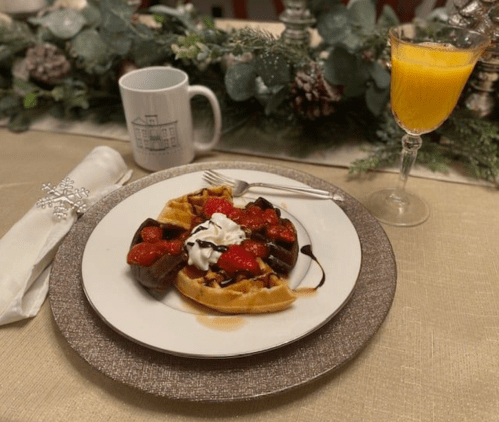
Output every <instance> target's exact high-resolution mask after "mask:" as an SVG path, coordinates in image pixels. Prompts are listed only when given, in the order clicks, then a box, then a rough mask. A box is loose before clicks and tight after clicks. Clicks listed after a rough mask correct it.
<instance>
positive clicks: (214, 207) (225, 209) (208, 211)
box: [203, 198, 234, 218]
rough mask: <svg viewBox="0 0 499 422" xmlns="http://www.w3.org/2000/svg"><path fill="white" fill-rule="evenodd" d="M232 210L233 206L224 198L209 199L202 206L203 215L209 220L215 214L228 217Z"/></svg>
mask: <svg viewBox="0 0 499 422" xmlns="http://www.w3.org/2000/svg"><path fill="white" fill-rule="evenodd" d="M233 209H234V205H233V204H232V203H231V202H229V201H227V199H225V198H210V199H208V200H207V201H206V202H205V204H204V207H203V214H204V215H205V217H207V218H210V217H211V216H212V215H213V214H215V213H216V212H220V213H222V214H225V215H229V214H230V213H231V211H232V210H233Z"/></svg>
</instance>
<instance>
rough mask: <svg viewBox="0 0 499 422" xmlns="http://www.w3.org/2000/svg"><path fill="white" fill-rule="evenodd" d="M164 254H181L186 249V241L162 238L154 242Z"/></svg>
mask: <svg viewBox="0 0 499 422" xmlns="http://www.w3.org/2000/svg"><path fill="white" fill-rule="evenodd" d="M154 245H155V246H156V247H158V249H159V250H160V251H161V252H162V253H163V254H168V255H180V254H181V253H182V251H183V250H184V243H183V242H182V241H180V240H161V241H159V242H157V243H155V244H154Z"/></svg>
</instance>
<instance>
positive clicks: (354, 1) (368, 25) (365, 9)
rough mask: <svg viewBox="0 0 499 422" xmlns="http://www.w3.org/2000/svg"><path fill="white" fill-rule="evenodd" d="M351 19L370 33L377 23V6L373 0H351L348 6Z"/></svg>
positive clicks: (361, 28)
mask: <svg viewBox="0 0 499 422" xmlns="http://www.w3.org/2000/svg"><path fill="white" fill-rule="evenodd" d="M347 11H348V16H349V21H350V23H351V24H352V25H354V26H356V27H357V28H359V29H360V30H361V31H362V32H365V33H369V32H371V31H373V30H374V27H375V25H376V7H375V5H374V3H373V2H372V0H350V2H349V3H348V7H347Z"/></svg>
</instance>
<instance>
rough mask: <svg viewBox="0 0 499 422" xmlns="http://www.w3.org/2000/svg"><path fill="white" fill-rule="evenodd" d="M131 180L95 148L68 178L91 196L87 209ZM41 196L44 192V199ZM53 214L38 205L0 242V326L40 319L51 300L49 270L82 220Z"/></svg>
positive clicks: (112, 155) (112, 154)
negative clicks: (72, 230) (61, 217)
mask: <svg viewBox="0 0 499 422" xmlns="http://www.w3.org/2000/svg"><path fill="white" fill-rule="evenodd" d="M130 176H131V170H128V168H127V166H126V164H125V162H124V160H123V158H122V157H121V155H120V154H119V153H118V152H117V151H115V150H114V149H112V148H109V147H106V146H99V147H96V148H94V149H93V150H92V151H91V152H90V153H89V154H88V155H87V156H86V157H85V158H84V159H83V161H82V162H81V163H80V164H79V165H78V166H76V167H75V168H74V169H73V171H71V173H69V174H68V175H67V177H68V178H69V179H71V180H72V181H74V184H73V186H74V188H75V189H81V188H85V189H87V190H88V191H89V193H88V197H87V198H86V199H85V203H86V204H87V206H88V207H90V206H91V205H93V204H94V203H95V202H97V201H98V200H99V199H101V198H102V197H104V196H105V195H107V194H108V193H110V192H112V191H113V190H115V189H117V188H119V187H120V186H122V185H123V184H124V183H126V181H127V180H129V179H130ZM47 182H48V181H47ZM59 182H60V181H57V183H52V184H53V185H57V184H58V183H59ZM43 196H45V193H44V192H42V190H40V198H41V197H43ZM53 212H54V209H53V208H48V207H47V208H38V207H36V206H35V205H34V206H33V208H31V209H30V210H29V211H28V212H27V213H26V214H25V215H24V217H22V218H21V220H19V221H18V222H17V223H16V224H14V226H13V227H12V228H11V229H10V230H9V231H8V232H7V233H6V234H5V236H4V237H3V238H2V239H0V325H2V324H8V323H11V322H14V321H18V320H21V319H24V318H29V317H33V316H35V315H37V314H38V311H39V310H40V307H41V306H42V304H43V302H44V300H45V298H46V297H47V292H48V286H49V274H50V265H51V263H52V260H53V258H54V256H55V254H56V252H57V248H58V246H59V245H60V243H61V242H62V240H63V239H64V236H65V235H66V234H67V233H68V232H69V230H70V229H71V226H72V225H73V224H74V223H75V221H76V220H77V218H78V216H77V214H76V212H75V211H74V210H71V211H70V212H68V215H67V217H66V218H65V219H58V218H57V217H56V216H55V215H54V214H53Z"/></svg>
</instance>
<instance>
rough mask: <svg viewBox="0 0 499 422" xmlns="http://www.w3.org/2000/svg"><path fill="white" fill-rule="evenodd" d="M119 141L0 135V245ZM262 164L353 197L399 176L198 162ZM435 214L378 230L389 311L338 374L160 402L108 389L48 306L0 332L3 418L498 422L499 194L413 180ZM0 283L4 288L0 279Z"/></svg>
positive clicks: (223, 157)
mask: <svg viewBox="0 0 499 422" xmlns="http://www.w3.org/2000/svg"><path fill="white" fill-rule="evenodd" d="M98 145H107V146H110V147H112V148H114V149H116V150H117V151H118V152H120V153H121V154H122V156H123V157H124V159H125V161H126V163H127V164H128V166H129V167H130V168H132V169H133V170H134V174H133V178H132V180H137V179H139V178H141V177H144V176H146V175H147V174H148V172H146V171H144V170H142V169H140V168H138V167H137V166H136V164H135V163H134V161H133V158H132V155H131V150H130V148H129V144H128V142H126V141H119V140H109V139H104V138H93V137H85V136H79V135H68V134H57V133H50V132H37V131H29V132H25V133H21V134H14V133H12V132H9V131H8V130H6V129H3V128H2V129H0V146H1V148H2V154H1V156H0V204H1V207H0V236H3V234H5V233H6V232H7V231H8V230H9V228H10V227H11V226H12V225H13V224H14V223H15V222H16V221H17V220H18V219H19V218H21V217H22V216H23V215H24V213H25V212H26V211H28V209H29V208H30V207H31V206H32V205H33V203H34V202H35V201H36V200H37V199H39V198H40V197H41V194H42V191H41V189H40V188H41V184H42V183H44V182H51V183H57V182H58V181H60V180H61V179H62V178H63V177H64V176H65V175H66V174H67V173H69V172H70V171H71V170H72V169H73V168H74V167H75V166H76V165H77V164H78V163H79V162H80V161H81V160H82V159H83V158H84V157H85V155H86V154H88V153H89V152H90V151H91V150H92V149H93V148H94V147H95V146H98ZM239 160H244V161H258V162H265V163H270V164H274V165H281V166H284V167H288V168H293V169H295V170H299V171H303V172H306V173H309V174H312V175H314V176H316V177H319V178H321V179H323V180H325V181H327V182H329V183H332V184H334V185H336V186H338V187H340V188H341V189H343V190H344V191H346V192H347V193H349V194H350V195H352V196H353V197H354V198H356V199H358V200H359V201H360V202H363V201H364V200H365V197H366V196H367V195H368V194H369V193H370V192H372V191H373V190H375V189H377V188H381V187H385V186H388V185H392V184H393V183H395V178H396V175H393V174H389V173H382V172H380V173H373V174H370V175H367V176H361V177H352V176H350V175H349V174H348V170H347V169H346V168H340V167H328V166H319V165H312V164H306V163H301V162H294V161H284V160H276V159H271V158H259V157H249V156H243V155H241V154H228V153H220V152H213V153H210V154H209V155H206V156H203V157H200V158H198V159H196V162H209V161H239ZM408 187H409V188H410V189H411V190H412V191H414V192H415V193H417V194H419V195H420V196H422V197H424V198H425V199H426V201H427V202H428V203H429V205H430V207H431V216H430V218H429V220H428V221H427V222H426V223H424V224H423V225H420V226H417V227H413V228H396V227H391V226H384V228H385V231H386V233H387V235H388V237H389V239H390V241H391V243H392V245H393V249H394V253H395V257H396V261H397V271H398V281H397V291H396V294H395V298H394V302H393V305H392V308H391V310H390V313H389V314H388V317H387V319H386V320H385V322H384V324H383V325H382V326H381V328H380V330H379V331H378V332H377V333H376V335H375V336H374V337H373V338H372V339H371V341H370V342H369V343H368V345H367V346H366V348H364V349H363V350H362V351H361V352H360V354H359V355H358V356H357V357H356V358H354V359H353V360H352V361H351V362H349V363H348V364H347V365H346V366H345V367H344V368H342V369H341V370H340V371H337V372H334V373H331V374H329V375H327V376H325V377H323V378H321V379H319V380H317V381H315V382H313V383H311V384H309V385H306V386H302V387H299V388H297V389H294V390H292V391H289V392H286V393H283V394H280V395H276V396H273V397H267V398H263V399H256V400H251V401H247V402H236V403H225V404H201V403H187V402H180V401H174V400H170V399H166V398H160V397H156V396H153V395H150V394H147V393H144V392H141V391H139V390H136V389H134V388H131V387H128V386H125V385H123V384H120V383H118V382H116V381H113V380H111V379H109V378H108V377H106V376H105V375H103V374H101V373H100V372H98V371H97V370H95V369H94V368H93V367H91V366H89V365H88V364H87V363H86V362H85V361H83V359H82V358H81V357H80V356H79V355H78V354H77V353H76V352H75V351H74V350H73V349H71V347H70V346H69V345H68V344H67V342H66V340H65V339H64V337H63V336H62V335H61V333H60V331H59V329H58V326H57V325H56V323H55V322H54V318H53V316H52V312H51V309H50V306H49V303H48V300H47V301H46V302H45V304H44V305H43V307H42V309H41V312H40V313H39V314H38V315H37V316H36V317H35V318H32V319H30V320H25V321H20V322H16V323H12V324H8V325H6V326H2V327H0V344H1V347H0V396H1V397H2V400H0V420H1V421H9V422H17V421H19V422H28V421H36V422H40V421H92V422H96V421H120V422H125V421H134V422H137V421H198V420H199V421H201V420H206V419H207V418H209V419H210V420H224V421H232V420H237V421H252V422H257V421H270V420H272V421H289V420H290V419H291V418H294V419H295V420H298V421H314V422H315V421H330V420H343V421H364V422H368V421H376V422H380V421H494V420H499V394H498V380H499V213H498V211H497V210H498V208H499V192H497V190H495V189H493V188H490V187H483V186H476V185H468V184H458V183H448V182H442V181H437V180H430V179H423V178H411V180H410V181H409V184H408ZM0 282H1V281H0Z"/></svg>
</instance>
